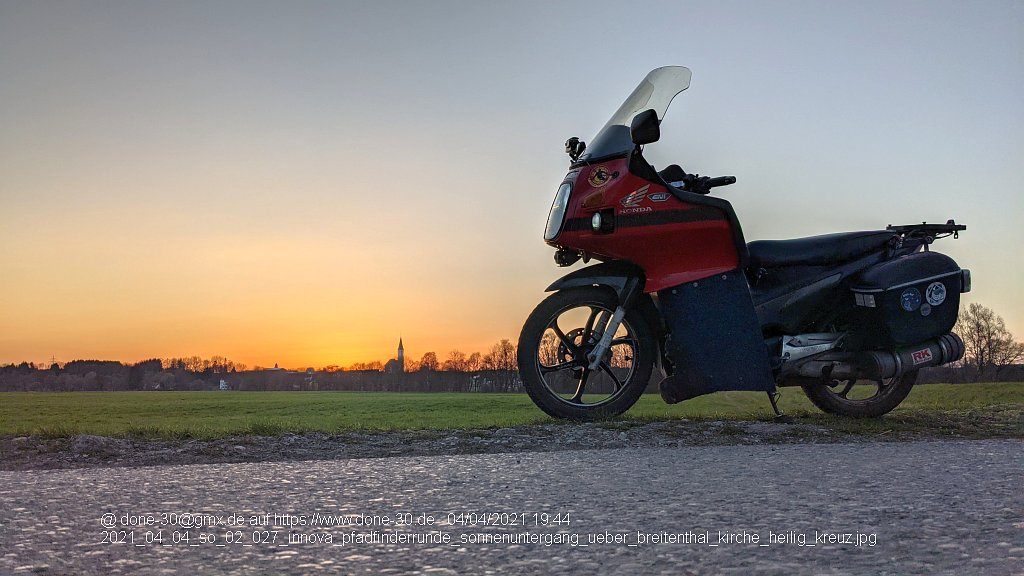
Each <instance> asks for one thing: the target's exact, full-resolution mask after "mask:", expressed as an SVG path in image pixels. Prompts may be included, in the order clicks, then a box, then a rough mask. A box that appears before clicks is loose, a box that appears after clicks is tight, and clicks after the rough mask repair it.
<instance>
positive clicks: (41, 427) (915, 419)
mask: <svg viewBox="0 0 1024 576" xmlns="http://www.w3.org/2000/svg"><path fill="white" fill-rule="evenodd" d="M781 405H782V408H783V410H784V411H785V412H786V413H787V414H790V415H792V416H795V417H797V420H798V421H800V422H806V423H813V424H818V425H824V426H828V427H830V428H833V429H836V430H842V431H847V432H866V433H885V431H887V430H893V429H896V430H910V431H913V430H922V429H927V430H930V431H937V432H939V433H947V434H954V435H967V436H971V435H978V434H981V435H985V436H992V435H995V436H1007V437H1024V383H991V384H970V385H963V384H961V385H950V384H931V385H924V386H918V387H916V388H914V390H913V392H912V393H911V394H910V397H909V398H907V400H905V401H904V402H903V404H902V405H901V406H900V407H899V408H898V409H897V410H895V411H893V412H892V413H891V414H889V415H888V416H886V417H885V418H882V419H880V420H873V421H854V420H849V419H845V418H834V417H829V416H826V415H823V414H821V413H820V412H819V411H818V410H817V409H816V408H814V407H813V406H812V405H811V404H810V402H809V401H808V400H807V399H806V398H805V397H804V395H803V393H802V392H801V391H800V390H799V389H794V388H786V389H783V396H782V403H781ZM770 416H771V407H770V405H769V404H768V400H767V398H766V397H765V395H764V394H760V393H746V392H730V393H719V394H712V395H709V396H704V397H700V398H696V399H693V400H689V401H687V402H684V403H682V404H677V405H675V406H668V405H666V404H665V403H663V402H662V400H661V398H660V397H658V396H657V395H650V394H648V395H645V396H644V397H643V398H641V400H640V402H638V403H637V405H636V406H634V407H633V409H632V410H630V411H629V412H627V413H626V415H625V416H624V417H623V418H620V419H617V420H615V421H614V422H609V425H613V426H629V425H630V424H631V423H637V422H648V421H651V420H659V419H672V418H692V419H736V420H750V419H767V418H769V417H770ZM542 422H553V420H552V419H550V418H548V417H547V416H546V415H544V414H543V413H542V412H541V411H540V410H539V409H538V408H536V407H535V406H534V405H533V403H532V402H530V399H529V398H528V397H527V396H526V395H525V394H468V393H467V394H440V393H438V394H426V393H424V394H419V393H368V392H70V393H31V392H8V393H0V435H16V436H18V435H42V436H56V437H63V436H72V435H75V434H96V435H103V436H122V437H136V438H212V437H220V436H227V435H235V434H254V435H278V434H284V433H289V432H294V433H303V432H312V431H320V432H348V431H356V430H368V431H369V430H431V429H433V430H436V429H469V428H494V427H504V426H519V425H526V424H535V423H542Z"/></svg>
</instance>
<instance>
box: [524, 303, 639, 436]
mask: <svg viewBox="0 0 1024 576" xmlns="http://www.w3.org/2000/svg"><path fill="white" fill-rule="evenodd" d="M617 307H618V299H617V298H616V297H615V294H614V293H613V292H612V291H611V290H609V289H607V288H601V287H596V286H587V287H582V288H571V289H567V290H562V291H560V292H556V293H554V294H552V295H551V296H549V297H548V298H546V299H545V300H544V301H543V302H541V303H540V304H539V305H538V306H537V308H536V309H534V311H533V313H532V314H530V317H529V318H527V320H526V324H525V325H524V326H523V331H522V333H521V334H520V335H519V357H518V361H519V374H520V375H521V376H522V378H523V385H524V387H525V388H526V392H527V393H528V394H529V395H530V398H531V399H532V400H533V402H534V403H535V404H536V405H537V406H538V407H539V408H540V409H541V410H543V411H544V412H546V413H548V414H549V415H551V416H554V417H555V418H563V419H567V420H596V419H600V418H606V417H610V416H617V415H619V414H622V413H623V412H625V411H626V410H628V409H629V408H630V407H631V406H632V405H633V404H634V403H636V401H637V399H639V398H640V395H641V394H643V391H644V389H645V388H646V387H647V383H648V381H650V379H651V371H652V370H653V368H654V359H655V354H656V348H657V347H656V344H655V341H654V336H653V334H652V333H651V329H650V327H649V326H648V325H647V323H646V322H644V318H643V317H642V316H641V315H640V313H639V312H638V311H637V310H628V311H626V314H625V316H624V318H623V320H622V323H621V324H620V325H619V327H618V329H617V330H616V331H615V333H614V334H613V335H612V339H611V346H610V347H609V349H608V351H607V352H606V353H605V354H604V356H603V357H602V358H601V361H600V363H599V365H598V367H597V368H595V369H590V367H589V361H588V360H587V355H588V354H590V353H591V352H592V351H593V350H594V348H595V347H596V346H597V343H598V342H599V341H600V340H601V337H602V336H603V334H604V332H605V328H606V327H607V326H608V324H609V322H610V321H611V318H612V316H613V314H614V313H615V309H616V308H617Z"/></svg>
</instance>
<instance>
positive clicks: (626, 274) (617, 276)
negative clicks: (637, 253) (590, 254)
mask: <svg viewBox="0 0 1024 576" xmlns="http://www.w3.org/2000/svg"><path fill="white" fill-rule="evenodd" d="M632 279H638V280H639V281H640V285H641V287H642V286H643V281H644V272H643V270H641V269H640V268H638V267H637V266H636V265H634V264H630V263H629V262H622V261H613V262H601V263H600V264H591V265H590V266H587V267H585V268H580V269H579V270H575V271H573V272H570V273H568V274H566V275H565V276H562V277H561V278H559V279H558V280H555V282H554V283H553V284H551V286H548V287H547V290H545V292H556V291H558V290H565V289H566V288H578V287H580V286H594V285H597V286H608V287H609V288H611V289H612V290H615V293H616V294H618V296H619V300H620V301H621V300H622V299H623V297H624V296H625V291H626V287H627V286H628V285H629V282H630V280H632Z"/></svg>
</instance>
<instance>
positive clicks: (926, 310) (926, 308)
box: [921, 304, 932, 316]
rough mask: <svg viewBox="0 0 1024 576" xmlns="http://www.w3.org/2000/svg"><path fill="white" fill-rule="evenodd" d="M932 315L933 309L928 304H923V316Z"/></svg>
mask: <svg viewBox="0 0 1024 576" xmlns="http://www.w3.org/2000/svg"><path fill="white" fill-rule="evenodd" d="M931 313H932V307H931V306H929V305H927V304H921V316H927V315H929V314H931Z"/></svg>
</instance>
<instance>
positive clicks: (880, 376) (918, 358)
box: [795, 332, 964, 380]
mask: <svg viewBox="0 0 1024 576" xmlns="http://www.w3.org/2000/svg"><path fill="white" fill-rule="evenodd" d="M963 357H964V341H963V340H961V339H960V337H959V336H957V335H956V334H953V333H952V332H951V333H949V334H946V335H944V336H940V337H938V338H936V339H935V340H928V341H926V342H922V343H921V344H917V345H914V346H906V347H904V348H899V349H896V350H869V351H863V352H826V353H824V354H822V355H820V356H818V357H816V358H812V359H809V360H807V361H806V362H803V363H801V364H800V365H799V366H797V367H796V370H795V372H796V373H797V374H799V375H800V376H805V377H808V378H825V379H830V380H849V379H861V378H864V379H870V380H885V379H888V378H894V377H896V376H901V375H903V374H906V373H907V372H913V371H914V370H920V369H921V368H928V367H930V366H941V365H943V364H949V363H950V362H956V361H957V360H959V359H961V358H963Z"/></svg>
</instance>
